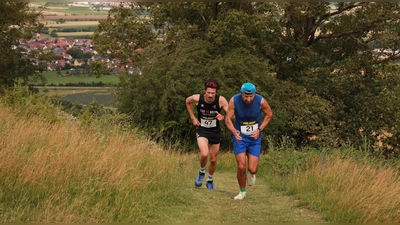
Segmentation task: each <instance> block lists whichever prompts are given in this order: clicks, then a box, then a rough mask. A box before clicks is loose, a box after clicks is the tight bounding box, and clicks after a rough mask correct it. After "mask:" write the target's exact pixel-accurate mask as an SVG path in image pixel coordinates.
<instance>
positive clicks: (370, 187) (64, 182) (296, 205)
mask: <svg viewBox="0 0 400 225" xmlns="http://www.w3.org/2000/svg"><path fill="white" fill-rule="evenodd" d="M0 107H1V109H2V110H0V135H1V137H2V138H1V139H0V168H1V169H0V209H1V217H0V222H6V223H8V222H41V223H49V222H68V223H71V222H74V223H75V222H150V223H152V222H163V223H165V222H183V223H187V222H208V223H210V222H218V223H222V222H224V223H225V222H226V223H233V222H269V223H270V222H273V223H278V222H296V223H303V222H306V223H322V222H326V221H328V222H338V223H340V222H360V223H361V222H362V223H365V222H391V223H399V222H400V213H399V212H400V199H399V198H398V194H399V193H400V178H399V174H398V171H399V167H396V165H397V166H398V162H397V161H393V162H392V163H388V162H385V164H383V163H384V162H382V163H381V162H380V161H379V159H374V160H370V159H368V157H364V156H362V155H361V154H359V153H356V152H355V151H354V149H351V148H347V149H345V150H346V152H347V154H349V153H351V152H354V154H353V155H350V156H349V155H345V154H341V153H340V151H341V150H335V152H333V151H330V150H327V151H326V152H325V151H323V153H324V154H321V153H320V152H321V151H319V150H317V149H305V150H303V152H299V151H295V150H294V149H290V148H282V147H279V146H280V145H274V144H273V143H270V144H271V145H270V151H269V152H268V154H263V155H262V156H261V160H260V169H259V173H258V176H257V177H258V178H257V183H256V185H255V186H253V187H248V198H246V199H245V200H243V201H234V200H233V199H232V197H233V196H235V195H236V194H237V192H238V185H237V181H236V175H235V173H236V168H235V167H236V165H235V164H236V163H235V159H234V156H233V155H232V152H231V151H232V150H229V149H224V150H223V152H225V153H221V154H220V156H219V164H218V168H217V171H216V173H215V175H214V179H215V185H216V188H217V191H214V192H212V191H208V190H207V189H205V188H204V187H203V188H194V185H193V182H194V178H195V176H196V173H197V171H198V167H199V163H198V153H197V149H194V150H193V151H188V150H187V149H186V152H189V153H182V151H181V150H180V149H179V146H174V144H171V143H170V144H168V145H166V144H165V145H161V144H157V143H154V142H153V141H151V140H149V139H148V138H147V137H146V136H145V135H143V132H142V131H140V130H138V129H136V128H133V127H130V126H129V124H128V123H126V122H124V121H125V120H126V119H129V118H126V117H124V116H123V115H104V116H102V117H99V116H95V115H94V114H91V111H90V110H87V111H85V112H84V114H82V115H81V116H80V117H78V118H75V117H72V116H71V115H67V114H65V113H63V112H60V111H59V110H57V108H55V106H54V105H52V104H49V103H48V102H47V100H45V98H43V97H41V98H37V97H35V96H30V95H28V94H27V91H26V89H25V88H21V89H17V90H15V91H13V92H8V93H6V94H5V95H4V96H1V97H0ZM190 152H192V153H190ZM339 153H340V154H339ZM396 163H397V164H396Z"/></svg>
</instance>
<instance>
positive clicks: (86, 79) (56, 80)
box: [32, 71, 119, 86]
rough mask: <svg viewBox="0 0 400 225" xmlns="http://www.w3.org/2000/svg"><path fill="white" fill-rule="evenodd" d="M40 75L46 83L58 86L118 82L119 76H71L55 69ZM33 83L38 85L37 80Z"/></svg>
mask: <svg viewBox="0 0 400 225" xmlns="http://www.w3.org/2000/svg"><path fill="white" fill-rule="evenodd" d="M65 73H67V71H62V75H65ZM42 75H43V76H44V77H45V78H46V80H47V85H51V86H54V85H55V86H59V85H66V84H71V83H73V84H77V83H88V84H90V83H98V82H102V83H104V84H112V85H114V84H118V83H119V78H118V77H117V76H116V75H101V76H100V77H96V76H89V75H88V74H80V75H71V76H60V75H59V74H57V72H56V71H49V72H43V73H42ZM32 84H33V85H40V83H39V82H37V83H32Z"/></svg>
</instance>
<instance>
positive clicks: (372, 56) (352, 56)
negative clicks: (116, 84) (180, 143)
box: [95, 2, 400, 151]
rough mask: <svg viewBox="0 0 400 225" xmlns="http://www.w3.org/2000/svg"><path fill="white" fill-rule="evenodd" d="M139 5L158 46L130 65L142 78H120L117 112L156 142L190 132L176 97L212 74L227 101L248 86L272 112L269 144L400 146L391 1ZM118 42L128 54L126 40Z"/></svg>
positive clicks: (395, 14) (396, 29) (395, 8)
mask: <svg viewBox="0 0 400 225" xmlns="http://www.w3.org/2000/svg"><path fill="white" fill-rule="evenodd" d="M140 7H144V8H145V9H150V12H151V14H150V18H151V20H148V22H149V23H151V24H153V25H154V27H155V28H159V32H161V33H162V34H163V36H164V37H165V40H164V41H163V42H162V43H155V42H152V43H150V44H149V45H148V46H144V51H143V53H142V54H140V57H137V58H136V60H134V61H133V60H132V61H131V63H132V65H133V66H137V67H138V68H139V67H140V70H137V71H141V72H140V74H139V73H133V74H130V75H129V74H127V75H125V76H122V81H123V82H122V84H121V89H120V91H119V99H120V106H119V109H120V110H122V111H124V112H131V113H132V115H134V120H135V121H140V122H141V123H146V124H148V125H150V126H151V127H152V128H153V129H160V128H162V130H163V131H168V132H165V133H163V134H162V135H160V136H163V135H165V134H172V133H174V132H173V131H177V130H179V131H180V132H184V133H185V134H187V133H190V132H189V131H190V129H191V127H190V123H189V122H188V121H185V116H186V112H185V108H184V105H183V99H184V98H185V97H187V96H188V95H190V94H193V93H199V92H201V91H202V89H203V87H202V81H203V80H204V79H206V78H208V77H215V78H217V79H219V80H220V82H221V83H222V84H223V88H222V89H221V90H220V92H221V93H223V94H224V95H225V96H226V97H227V98H230V97H231V96H232V95H233V94H235V93H236V92H237V91H238V90H239V87H240V85H241V84H242V83H243V82H246V81H252V82H254V83H255V84H256V86H257V89H258V90H259V91H260V93H261V94H263V96H264V97H266V99H267V100H268V101H270V104H271V107H272V109H273V110H274V115H275V117H274V119H273V120H272V121H271V124H270V127H269V128H268V132H267V133H268V134H273V135H274V137H275V138H276V139H277V138H279V137H280V136H282V135H284V136H291V137H293V138H295V140H296V143H297V144H298V145H301V144H302V143H308V142H310V140H315V141H313V142H315V143H318V144H333V143H337V142H341V141H350V142H352V143H355V144H359V145H362V144H363V143H365V140H368V141H370V142H371V143H377V141H378V139H379V138H380V137H382V135H386V136H387V137H388V138H387V139H385V140H386V141H387V142H388V143H389V144H390V145H391V146H386V147H388V148H386V149H391V147H394V148H395V149H396V148H398V143H399V131H398V130H399V129H398V124H399V122H398V121H399V114H398V112H399V111H400V108H399V107H400V104H399V103H400V100H399V97H398V96H399V94H400V93H399V75H398V74H397V71H398V66H397V60H398V58H399V57H400V52H399V44H400V38H399V34H400V24H399V22H400V20H399V5H398V4H397V3H373V2H339V3H328V2H282V3H277V2H255V3H251V2H246V3H234V2H192V3H190V2H168V3H140V4H138V5H136V6H135V9H138V8H140ZM125 23H126V21H123V22H118V20H117V19H113V20H112V24H113V26H114V27H115V28H114V29H120V30H124V27H126V25H125ZM131 23H133V22H131ZM107 29H109V28H100V29H99V30H97V31H96V33H97V34H101V33H102V32H104V31H107ZM132 29H136V28H132ZM129 32H134V31H129ZM135 32H138V33H140V34H136V36H135V37H132V40H137V39H140V38H139V37H144V36H145V35H144V34H146V33H147V32H148V31H144V30H142V31H140V30H138V29H136V30H135ZM125 33H126V31H123V33H122V34H125ZM95 41H96V40H95ZM109 42H112V43H116V42H118V39H117V38H113V39H112V41H109ZM97 43H98V44H100V45H101V42H97ZM118 43H120V45H121V46H120V48H122V47H124V48H128V47H129V43H130V41H126V42H118ZM109 49H110V48H109ZM104 50H105V49H104ZM104 50H103V51H104ZM110 50H111V49H110ZM110 52H111V51H110ZM136 56H137V55H136ZM131 57H133V53H132V54H131V55H130V56H129V57H127V58H131ZM140 90H142V91H140ZM145 93H150V94H145ZM144 95H145V96H144ZM151 96H154V98H151ZM149 98H151V100H149ZM167 128H168V129H167ZM153 133H154V131H153ZM178 133H179V132H178ZM387 133H389V135H387ZM180 135H182V134H180ZM264 135H267V134H264ZM389 136H390V137H389ZM396 151H398V150H396Z"/></svg>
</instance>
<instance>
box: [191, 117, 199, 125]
mask: <svg viewBox="0 0 400 225" xmlns="http://www.w3.org/2000/svg"><path fill="white" fill-rule="evenodd" d="M192 123H193V125H194V126H195V127H199V126H200V122H199V120H198V119H197V118H194V119H192Z"/></svg>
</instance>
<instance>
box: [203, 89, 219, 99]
mask: <svg viewBox="0 0 400 225" xmlns="http://www.w3.org/2000/svg"><path fill="white" fill-rule="evenodd" d="M216 94H217V89H215V88H210V87H208V88H206V94H205V97H206V99H207V101H208V102H211V101H213V100H214V98H215V95H216Z"/></svg>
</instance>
